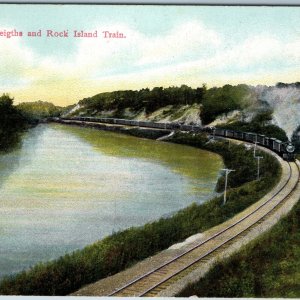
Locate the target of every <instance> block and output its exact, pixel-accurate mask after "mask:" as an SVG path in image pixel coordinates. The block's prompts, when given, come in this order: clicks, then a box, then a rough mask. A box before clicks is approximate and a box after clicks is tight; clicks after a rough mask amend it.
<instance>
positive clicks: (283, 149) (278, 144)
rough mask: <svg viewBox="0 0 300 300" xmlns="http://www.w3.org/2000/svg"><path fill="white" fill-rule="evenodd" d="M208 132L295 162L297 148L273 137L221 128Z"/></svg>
mask: <svg viewBox="0 0 300 300" xmlns="http://www.w3.org/2000/svg"><path fill="white" fill-rule="evenodd" d="M206 131H208V132H209V133H210V134H211V135H213V136H222V137H227V138H232V139H237V140H242V141H246V142H250V143H254V144H258V145H260V146H263V147H265V148H268V149H270V150H272V151H274V152H276V153H277V154H278V155H280V156H281V157H282V158H283V159H284V160H287V161H294V160H295V146H294V145H293V144H292V143H291V142H283V141H281V140H278V139H276V138H273V137H268V136H265V135H263V134H258V133H252V132H243V131H238V130H230V129H224V128H219V127H208V128H206Z"/></svg>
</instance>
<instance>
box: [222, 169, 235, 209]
mask: <svg viewBox="0 0 300 300" xmlns="http://www.w3.org/2000/svg"><path fill="white" fill-rule="evenodd" d="M222 171H225V189H224V200H223V205H225V203H226V190H227V182H228V174H229V173H230V172H234V171H235V170H231V169H222Z"/></svg>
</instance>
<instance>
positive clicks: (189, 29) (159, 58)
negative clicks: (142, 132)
mask: <svg viewBox="0 0 300 300" xmlns="http://www.w3.org/2000/svg"><path fill="white" fill-rule="evenodd" d="M299 20H300V7H238V6H236V7H232V6H231V7H229V6H210V7H209V6H163V5H157V6H151V5H150V6H148V5H140V6H137V5H127V6H126V5H29V4H23V5H20V4H18V5H14V4H0V93H1V94H2V93H9V94H10V95H11V96H12V97H14V98H15V103H19V102H26V101H38V100H42V101H50V102H53V103H54V104H56V105H61V106H65V105H69V104H74V103H77V102H78V101H79V100H81V99H83V98H84V97H89V96H92V95H95V94H97V93H101V92H109V91H115V90H127V89H134V90H136V89H141V88H146V87H148V88H153V87H155V86H163V87H168V86H180V85H182V84H186V85H189V86H192V87H199V86H202V84H203V83H206V84H207V86H208V87H213V86H222V85H224V84H239V83H246V84H250V85H258V84H266V85H274V84H276V83H277V82H279V81H282V82H295V81H300V76H299V75H300V74H299V70H300V68H299V67H300V27H299ZM14 29H15V30H16V31H18V32H20V31H21V32H22V33H23V36H22V37H11V38H7V37H5V36H4V31H11V30H14ZM39 30H41V35H42V36H41V37H29V36H28V32H38V31H39ZM47 30H52V31H53V32H55V31H57V32H63V31H66V30H68V37H65V38H62V37H51V36H50V37H47V36H46V33H47ZM74 30H77V31H81V30H83V31H85V32H95V31H97V37H96V38H83V37H76V38H75V37H74V36H73V32H74ZM104 31H109V32H110V33H116V32H119V33H123V35H124V36H126V38H104V34H103V32H104ZM1 32H2V36H1Z"/></svg>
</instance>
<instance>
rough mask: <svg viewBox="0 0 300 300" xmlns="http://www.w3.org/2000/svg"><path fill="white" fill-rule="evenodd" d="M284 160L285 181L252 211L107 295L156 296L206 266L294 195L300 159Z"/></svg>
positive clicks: (299, 169)
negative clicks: (285, 165) (286, 173)
mask: <svg viewBox="0 0 300 300" xmlns="http://www.w3.org/2000/svg"><path fill="white" fill-rule="evenodd" d="M284 163H287V164H288V167H289V168H288V169H289V173H288V176H287V179H286V181H285V182H284V184H283V185H282V186H281V187H280V188H279V189H278V190H277V191H276V193H275V194H273V195H272V196H270V197H269V198H267V199H266V200H264V201H263V202H262V203H260V204H259V205H258V206H254V207H253V209H252V210H251V211H249V212H248V213H247V214H246V215H244V216H242V217H241V218H240V219H238V220H236V221H235V222H234V223H232V224H230V225H228V226H227V227H225V228H223V229H221V230H220V231H218V232H217V233H215V234H213V235H212V236H210V237H209V238H207V239H206V240H204V241H202V242H200V243H198V244H196V245H195V246H194V247H192V248H191V249H189V250H187V251H185V252H184V253H182V254H180V255H179V256H177V257H175V258H173V259H171V260H170V261H168V262H166V263H164V264H163V265H161V266H159V267H157V268H155V269H153V270H152V271H150V272H148V273H146V274H144V275H142V276H140V277H138V278H136V279H135V280H133V281H131V282H129V283H128V284H126V285H124V286H123V287H121V288H119V289H117V290H115V291H114V292H113V293H111V294H110V295H108V296H118V297H129V296H130V297H131V296H145V297H153V296H157V295H158V294H159V293H160V292H162V291H163V290H165V289H167V288H168V287H169V286H171V285H172V284H173V283H174V282H176V281H178V280H180V279H182V278H184V277H185V276H186V275H187V274H189V273H190V272H191V271H193V270H195V269H197V268H199V267H201V266H203V267H204V265H205V264H207V262H208V261H210V260H211V259H213V258H214V257H218V256H219V255H220V254H222V253H224V251H225V250H226V249H227V248H228V247H230V246H231V245H232V244H234V243H236V242H238V241H239V240H240V239H242V238H243V237H245V236H246V235H247V234H248V233H249V232H250V231H251V230H252V229H254V228H255V227H256V226H259V225H260V224H261V223H263V222H264V221H265V220H266V219H267V218H268V217H270V216H271V215H272V214H274V213H275V212H276V211H277V210H278V209H279V208H280V207H281V206H282V205H284V203H286V201H288V199H290V197H292V195H293V193H294V191H295V189H296V188H297V186H298V184H299V173H300V168H299V162H298V163H294V162H284Z"/></svg>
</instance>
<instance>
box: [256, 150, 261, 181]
mask: <svg viewBox="0 0 300 300" xmlns="http://www.w3.org/2000/svg"><path fill="white" fill-rule="evenodd" d="M255 158H256V159H257V180H259V161H260V160H261V159H262V158H263V157H262V156H255Z"/></svg>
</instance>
